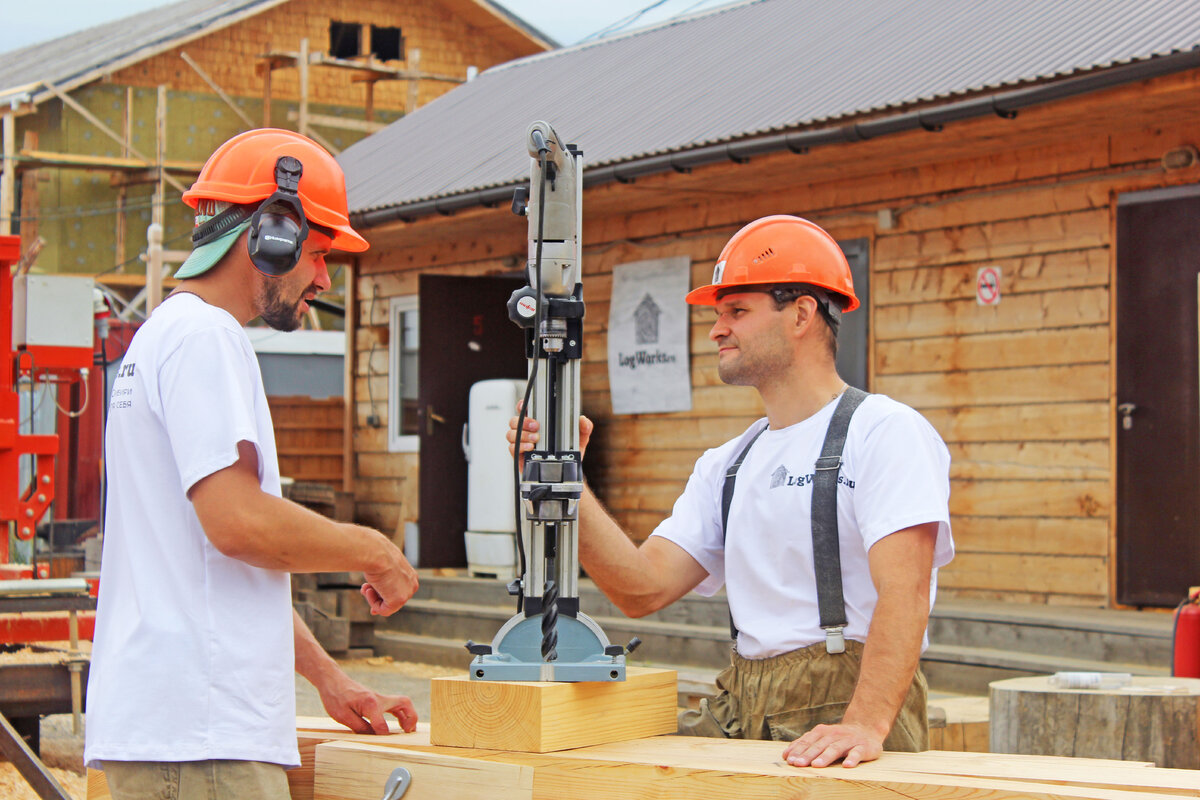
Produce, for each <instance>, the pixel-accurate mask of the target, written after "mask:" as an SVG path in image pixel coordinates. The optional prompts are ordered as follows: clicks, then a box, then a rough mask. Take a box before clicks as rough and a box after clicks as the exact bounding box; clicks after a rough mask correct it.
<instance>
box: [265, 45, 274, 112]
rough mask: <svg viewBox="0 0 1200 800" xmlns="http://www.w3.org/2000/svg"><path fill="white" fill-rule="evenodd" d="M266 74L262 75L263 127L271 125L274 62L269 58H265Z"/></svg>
mask: <svg viewBox="0 0 1200 800" xmlns="http://www.w3.org/2000/svg"><path fill="white" fill-rule="evenodd" d="M265 68H266V74H265V75H263V127H264V128H269V127H271V73H272V72H274V71H275V64H274V63H273V62H272V61H271V59H270V58H268V59H267V63H266V65H265Z"/></svg>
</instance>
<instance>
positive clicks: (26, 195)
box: [18, 131, 41, 252]
mask: <svg viewBox="0 0 1200 800" xmlns="http://www.w3.org/2000/svg"><path fill="white" fill-rule="evenodd" d="M22 138H23V141H22V146H23V147H24V149H26V150H37V146H38V135H37V131H25V134H24V136H23V137H22ZM40 177H41V176H40V175H39V173H38V171H37V170H36V169H31V170H26V171H25V172H24V173H22V174H21V208H20V211H19V212H18V213H19V214H20V216H21V250H22V252H25V251H26V250H27V249H28V248H29V247H31V246H32V245H33V244H34V243H35V242H37V240H38V221H37V216H38V211H39V207H38V180H39V179H40Z"/></svg>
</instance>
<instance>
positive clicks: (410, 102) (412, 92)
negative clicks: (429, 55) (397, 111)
mask: <svg viewBox="0 0 1200 800" xmlns="http://www.w3.org/2000/svg"><path fill="white" fill-rule="evenodd" d="M408 69H409V71H410V72H412V73H413V76H412V77H411V78H409V79H408V99H407V100H406V101H405V103H404V113H405V114H411V113H412V112H414V111H416V110H417V103H418V101H419V100H420V90H421V81H420V80H419V79H418V78H417V76H416V73H418V72H420V71H421V48H419V47H414V48H413V49H412V50H410V51H409V58H408Z"/></svg>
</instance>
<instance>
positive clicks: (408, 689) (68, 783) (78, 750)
mask: <svg viewBox="0 0 1200 800" xmlns="http://www.w3.org/2000/svg"><path fill="white" fill-rule="evenodd" d="M338 663H339V664H340V665H341V667H342V669H344V670H345V671H346V673H347V674H348V675H349V676H350V677H351V678H353V679H354V680H356V681H358V682H359V683H361V684H363V685H364V686H367V687H368V688H370V689H373V690H374V691H376V692H379V693H380V694H403V695H407V696H408V697H410V698H412V701H413V706H414V707H415V708H416V709H417V716H418V717H419V718H420V719H422V720H426V721H427V720H428V719H429V679H430V678H434V677H438V676H442V675H458V674H460V673H462V671H463V670H462V669H459V668H454V667H437V666H431V665H428V664H408V663H400V662H395V661H392V659H391V658H390V657H386V656H383V657H378V658H358V659H351V660H340V661H338ZM296 713H297V714H298V715H301V716H325V709H324V708H322V707H321V699H320V697H319V696H318V695H317V691H316V689H314V688H313V687H312V684H310V683H309V682H308V681H306V680H304V679H303V678H301V677H299V676H296ZM41 737H42V742H41V758H42V762H43V763H44V764H45V765H46V766H47V767H49V768H50V769H51V771H52V773H53V774H54V775H55V778H56V779H57V780H58V781H59V783H61V784H62V785H63V788H64V789H66V790H67V791H68V792H69V793H70V794H71V796H72V797H73V798H75V800H85V798H86V792H87V786H86V782H85V781H84V779H83V777H82V775H83V772H84V768H83V732H82V730H81V731H80V732H79V733H78V734H76V733H75V732H74V731H73V730H72V725H71V715H70V714H54V715H51V716H47V717H43V718H42V727H41ZM0 798H3V800H26V798H29V800H37V795H36V794H34V792H33V790H32V789H30V788H29V786H28V785H26V784H25V782H24V780H23V779H22V778H21V776H20V775H19V774H18V773H17V772H16V769H15V768H14V767H13V766H12V765H11V764H6V763H0Z"/></svg>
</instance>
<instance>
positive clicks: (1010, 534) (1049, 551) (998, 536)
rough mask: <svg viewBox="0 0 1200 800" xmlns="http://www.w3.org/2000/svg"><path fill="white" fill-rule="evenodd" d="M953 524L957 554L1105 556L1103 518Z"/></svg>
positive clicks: (972, 519) (962, 519) (960, 521)
mask: <svg viewBox="0 0 1200 800" xmlns="http://www.w3.org/2000/svg"><path fill="white" fill-rule="evenodd" d="M953 524H954V545H955V550H956V551H957V553H958V554H962V553H1024V554H1030V555H1056V556H1097V557H1105V556H1107V555H1108V520H1107V519H1103V518H1087V519H1082V518H1070V517H1060V518H1029V517H1021V518H1016V519H1013V518H1010V517H966V516H956V517H954V520H953Z"/></svg>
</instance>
